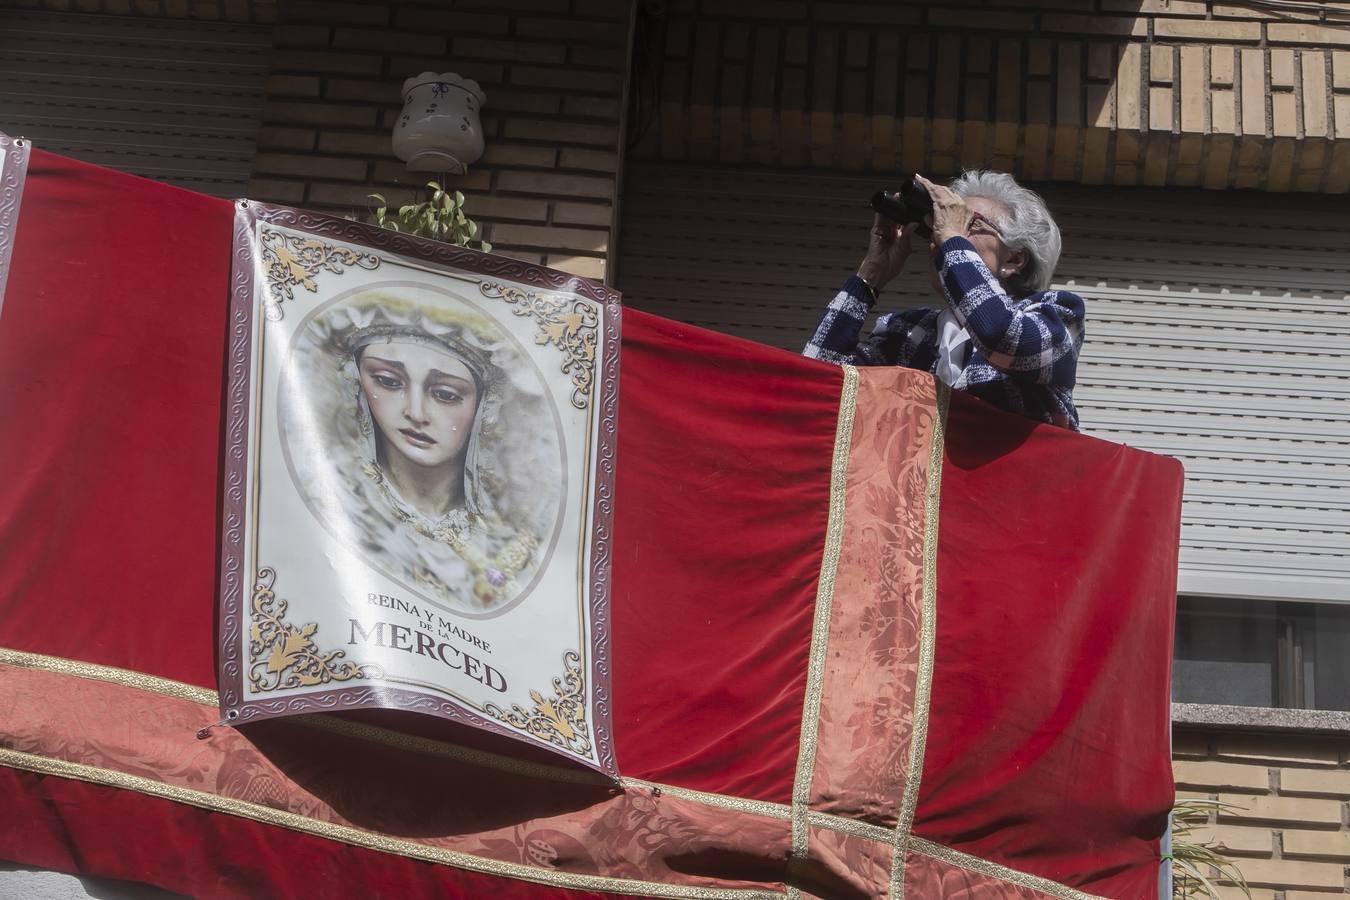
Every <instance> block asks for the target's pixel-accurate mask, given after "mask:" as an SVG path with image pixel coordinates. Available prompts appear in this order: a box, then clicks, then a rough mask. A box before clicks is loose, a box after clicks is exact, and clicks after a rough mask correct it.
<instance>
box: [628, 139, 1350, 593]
mask: <svg viewBox="0 0 1350 900" xmlns="http://www.w3.org/2000/svg"><path fill="white" fill-rule="evenodd" d="M876 186H877V179H876V178H874V177H871V178H862V177H853V176H839V175H821V174H804V173H799V172H773V171H756V170H729V169H725V168H715V169H709V168H700V167H692V166H676V165H659V164H644V163H631V164H630V166H629V169H628V173H627V177H626V182H625V186H624V204H623V231H622V238H621V241H620V248H619V259H618V283H619V287H620V289H621V290H622V291H623V293H624V298H625V302H626V303H628V304H630V305H632V306H634V307H636V308H639V309H645V310H649V311H651V312H655V313H659V314H661V315H666V316H671V317H673V318H677V319H682V320H685V321H688V322H692V323H694V324H698V325H703V326H706V327H709V328H714V329H718V330H721V331H725V332H729V333H732V334H737V335H740V336H743V337H748V338H750V339H752V340H757V341H762V342H765V343H769V344H774V345H777V346H780V347H784V348H787V349H792V350H797V349H800V347H801V344H802V343H803V342H804V341H805V339H806V337H807V335H808V334H809V333H810V331H811V329H812V327H813V326H814V324H815V319H816V316H817V314H818V312H819V310H820V308H821V307H822V306H823V304H824V303H825V302H826V301H827V300H828V299H829V297H830V296H832V294H833V293H834V291H835V290H837V289H838V286H839V284H840V282H841V281H842V280H843V277H844V276H845V275H846V274H848V273H849V272H851V271H852V269H853V267H854V266H856V265H857V263H858V260H859V259H860V257H861V253H862V249H863V246H864V243H865V240H866V232H865V227H866V224H867V222H868V217H869V215H870V213H868V212H867V211H866V210H865V208H863V201H864V199H865V198H866V197H867V196H868V195H869V194H870V192H871V190H872V189H873V188H875V187H876ZM1046 194H1047V199H1048V200H1049V202H1050V205H1051V208H1052V209H1053V210H1054V211H1055V214H1056V218H1057V219H1058V221H1059V223H1060V226H1061V228H1062V230H1063V232H1064V254H1063V258H1062V259H1061V261H1060V265H1059V270H1058V272H1057V281H1058V283H1060V284H1062V285H1065V286H1068V287H1071V288H1072V289H1074V290H1076V291H1078V292H1079V293H1081V294H1083V295H1084V296H1085V297H1087V298H1088V303H1089V313H1088V316H1089V317H1088V338H1087V343H1086V345H1085V348H1084V354H1083V359H1082V362H1081V365H1080V369H1079V386H1078V389H1077V391H1076V398H1077V400H1078V403H1079V406H1080V412H1081V415H1082V420H1083V424H1084V430H1085V431H1086V432H1087V433H1089V434H1093V435H1096V436H1098V437H1102V438H1106V439H1108V440H1112V441H1118V442H1121V443H1126V444H1130V445H1131V446H1135V447H1141V448H1144V449H1148V450H1153V451H1156V452H1159V453H1165V454H1168V455H1171V456H1175V457H1177V458H1179V459H1181V460H1182V462H1183V463H1184V464H1185V466H1186V472H1187V488H1186V503H1185V510H1184V513H1183V526H1182V558H1181V581H1180V590H1181V591H1182V593H1187V594H1195V595H1213V596H1234V597H1256V598H1267V599H1295V600H1326V601H1337V600H1340V601H1350V403H1347V401H1350V253H1347V250H1350V216H1347V215H1346V214H1345V213H1344V212H1342V211H1340V210H1339V209H1337V208H1336V207H1335V206H1333V205H1332V204H1330V203H1325V202H1322V200H1323V198H1296V197H1291V196H1287V195H1285V196H1279V197H1274V196H1265V195H1261V196H1251V195H1245V196H1244V195H1235V194H1201V193H1198V192H1194V193H1192V192H1166V193H1165V192H1160V191H1147V190H1139V191H1133V192H1131V191H1121V190H1102V191H1100V192H1093V191H1092V190H1091V189H1084V188H1075V189H1072V190H1069V191H1062V190H1047V191H1046ZM911 266H912V267H913V269H914V270H915V271H914V272H911V273H910V274H908V275H907V276H905V277H903V278H902V279H900V281H902V282H903V283H902V284H896V285H894V286H893V287H890V288H888V289H887V291H886V292H885V295H884V297H883V306H884V307H886V308H899V307H904V306H912V305H921V304H926V303H931V302H932V299H933V298H932V294H931V290H930V288H929V287H928V285H927V282H926V278H925V277H924V276H923V275H922V274H919V273H918V272H917V270H918V269H919V268H920V267H918V266H915V265H914V264H913V263H911Z"/></svg>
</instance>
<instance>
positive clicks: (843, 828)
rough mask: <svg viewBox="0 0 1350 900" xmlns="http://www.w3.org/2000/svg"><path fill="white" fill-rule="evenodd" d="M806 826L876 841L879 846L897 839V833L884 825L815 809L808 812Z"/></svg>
mask: <svg viewBox="0 0 1350 900" xmlns="http://www.w3.org/2000/svg"><path fill="white" fill-rule="evenodd" d="M806 824H808V825H810V826H811V827H812V828H820V829H823V830H826V831H837V832H839V833H840V834H847V835H849V836H850V837H856V838H862V839H863V840H865V841H876V842H877V843H879V844H889V843H891V841H892V839H893V838H894V837H895V833H894V832H893V831H891V829H889V828H887V827H886V826H884V825H873V824H872V823H870V822H863V821H861V820H859V819H846V818H844V817H843V816H839V815H835V814H834V813H827V812H818V811H816V810H814V809H813V810H810V811H808V812H807V814H806Z"/></svg>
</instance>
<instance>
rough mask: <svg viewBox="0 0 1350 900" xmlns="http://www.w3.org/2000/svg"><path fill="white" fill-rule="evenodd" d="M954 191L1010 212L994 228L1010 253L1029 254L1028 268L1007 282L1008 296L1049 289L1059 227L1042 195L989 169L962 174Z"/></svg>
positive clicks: (952, 187) (955, 182)
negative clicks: (989, 202) (996, 205)
mask: <svg viewBox="0 0 1350 900" xmlns="http://www.w3.org/2000/svg"><path fill="white" fill-rule="evenodd" d="M951 189H952V190H953V191H954V192H956V193H957V194H960V195H961V196H962V197H983V198H984V199H986V200H995V201H997V202H999V203H1001V204H1003V206H1004V208H1006V209H1007V210H1008V213H1007V215H1004V216H999V217H998V220H997V221H995V222H994V224H995V225H996V226H997V227H998V230H999V235H1000V237H1001V238H1002V239H1003V243H1004V244H1005V245H1007V247H1008V249H1010V250H1025V251H1026V252H1027V264H1026V265H1025V266H1023V267H1022V269H1021V271H1019V272H1014V273H1013V274H1012V275H1010V276H1008V278H1007V281H1006V284H1007V288H1008V292H1009V293H1011V294H1012V295H1013V296H1016V297H1025V296H1027V295H1028V294H1034V293H1036V292H1037V291H1044V290H1046V289H1048V288H1049V287H1050V279H1051V278H1053V277H1054V274H1055V266H1056V265H1058V263H1059V251H1060V243H1061V242H1060V237H1059V226H1058V225H1056V224H1055V220H1054V217H1052V216H1051V215H1050V210H1049V208H1047V207H1046V205H1045V201H1044V200H1042V199H1041V195H1040V194H1038V193H1036V192H1035V191H1033V190H1031V189H1030V188H1025V187H1022V185H1020V184H1018V183H1017V180H1016V179H1014V178H1013V177H1012V176H1011V175H1008V174H1007V173H1005V172H991V171H989V170H988V169H972V170H968V171H966V172H962V173H961V175H960V176H959V177H957V178H956V180H955V181H953V182H952V183H951Z"/></svg>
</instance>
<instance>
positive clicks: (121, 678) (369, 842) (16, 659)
mask: <svg viewBox="0 0 1350 900" xmlns="http://www.w3.org/2000/svg"><path fill="white" fill-rule="evenodd" d="M0 664H3V665H10V666H14V667H16V668H22V669H32V670H36V671H48V672H54V673H56V674H61V675H67V676H71V677H76V678H88V679H91V680H94V681H103V682H107V683H109V684H115V685H118V686H120V687H129V688H132V689H135V690H141V691H146V692H148V693H154V694H160V695H162V696H167V697H170V698H172V699H178V700H185V701H188V702H192V703H200V704H202V705H206V706H215V705H217V695H216V693H215V692H214V691H211V690H208V689H206V688H202V687H197V686H196V685H190V684H186V683H184V682H181V681H174V680H172V679H168V678H160V677H158V676H155V675H147V674H145V673H143V672H135V671H132V670H129V669H121V668H117V667H114V666H105V665H100V664H98V663H86V662H80V661H78V660H71V659H65V658H62V657H58V656H48V655H45V654H41V653H29V652H26V651H23V650H12V649H7V648H3V647H0ZM293 721H295V722H296V723H298V724H306V725H310V726H312V727H318V728H323V729H327V730H330V731H334V732H337V733H342V734H349V735H352V736H355V737H360V738H364V739H368V740H373V741H377V742H380V743H384V744H389V745H392V746H399V747H402V748H404V749H407V750H411V751H413V752H417V753H425V754H429V755H434V756H440V757H443V758H447V759H455V760H458V761H463V762H467V763H470V764H473V765H481V766H484V767H488V768H494V769H500V770H502V771H510V772H515V773H519V774H522V775H528V776H529V777H534V778H541V779H555V780H563V781H581V780H583V779H584V780H599V781H602V782H604V783H609V781H608V779H605V778H603V777H602V776H599V775H598V774H595V773H591V772H589V771H582V770H568V769H562V768H555V767H553V766H548V765H544V764H540V763H528V762H524V761H519V760H513V759H511V758H509V757H498V756H495V755H494V754H490V753H485V752H483V751H479V750H472V749H469V748H467V747H459V746H456V745H454V744H449V743H445V742H441V741H436V740H432V739H429V738H419V737H414V736H411V735H404V734H400V733H398V732H394V731H388V730H387V729H383V728H380V727H378V726H373V725H365V724H363V723H357V722H348V721H345V720H342V719H335V718H330V717H328V716H323V715H308V716H297V717H296V718H295V719H294V720H293ZM0 765H9V766H12V767H13V768H18V769H24V770H26V771H32V772H40V773H43V774H52V775H59V776H61V777H68V778H73V779H76V780H81V781H89V782H91V783H95V784H104V785H108V786H111V787H118V788H122V789H124V790H131V791H136V792H138V793H145V794H149V795H151V796H156V797H161V798H163V799H169V800H177V801H181V802H184V803H187V804H189V805H192V806H198V807H201V808H206V809H213V810H217V811H220V812H226V813H231V814H236V815H240V816H241V817H242V818H248V819H254V820H256V821H262V822H265V823H267V824H274V825H278V826H279V827H283V828H287V827H294V828H295V830H298V831H303V832H305V833H309V834H316V835H318V836H320V837H331V838H333V839H334V840H342V841H344V842H346V843H353V844H357V845H358V846H364V847H369V848H370V849H375V850H382V851H384V852H388V853H396V854H400V855H406V856H413V857H416V858H419V859H427V860H429V861H431V862H440V863H443V864H445V865H450V866H457V865H459V864H458V863H457V862H455V861H453V860H452V859H451V857H453V858H454V859H458V858H460V857H466V858H468V859H469V860H472V861H475V862H477V863H484V864H490V865H493V866H496V865H498V863H496V862H494V861H491V860H486V861H484V860H482V859H481V858H480V857H474V856H471V855H468V854H463V853H456V852H455V851H450V850H438V849H436V848H430V847H426V846H425V845H423V844H416V843H413V842H408V841H398V840H396V839H393V838H384V837H381V836H380V835H373V834H371V833H369V832H364V831H361V830H360V829H354V828H348V827H346V826H339V825H332V824H330V823H324V822H318V821H316V820H311V819H306V818H304V817H303V816H297V815H295V814H293V813H283V812H281V811H279V810H275V809H273V808H271V807H259V806H256V805H255V804H249V803H244V802H243V801H239V800H232V799H228V798H223V797H217V796H216V795H214V794H208V793H205V792H200V791H192V790H189V789H186V788H179V787H175V786H172V785H166V784H163V783H161V782H157V781H153V780H151V779H147V778H142V777H140V776H135V775H126V774H124V773H121V772H115V771H112V770H108V769H97V768H95V767H92V766H84V765H81V764H78V763H69V762H64V761H61V760H53V759H48V758H46V757H41V756H35V755H32V754H26V753H20V752H19V751H12V750H4V749H0ZM86 776H88V777H86ZM622 783H623V784H624V786H625V787H642V788H646V789H648V790H652V791H660V792H661V793H664V794H669V795H670V796H672V797H677V798H680V799H683V800H689V801H692V802H696V803H703V804H706V805H709V806H716V807H720V808H723V809H731V810H735V811H738V812H743V813H747V814H752V815H759V816H764V817H766V818H773V819H778V820H786V819H789V818H790V817H791V815H792V809H791V807H789V806H787V805H785V804H782V803H772V802H769V801H765V800H749V799H746V798H743V797H732V796H728V795H726V794H712V793H708V792H706V791H696V790H692V789H690V788H682V787H676V786H674V785H666V784H661V783H659V782H654V781H646V780H643V779H639V778H624V779H622ZM198 798H204V799H201V800H199V799H198ZM237 810H241V811H237ZM253 812H256V813H257V814H251V813H253ZM260 816H263V818H260ZM291 820H296V821H297V822H299V825H296V826H292V825H290V824H289V822H290V821H291ZM806 820H807V824H809V825H810V826H812V827H814V828H822V829H827V830H830V831H838V832H841V833H843V834H848V835H852V836H854V837H859V838H863V839H867V840H875V841H878V842H881V843H892V840H893V836H892V832H891V831H890V830H889V829H886V828H882V827H881V826H878V825H870V824H868V823H866V822H859V821H857V820H854V819H848V818H844V817H842V816H838V815H835V814H833V813H825V812H818V811H815V810H809V811H808V812H807V815H806ZM306 823H312V824H313V825H314V826H315V827H314V828H310V827H307V826H306ZM328 829H337V830H339V831H350V832H352V833H353V834H355V835H358V836H361V838H362V839H361V840H360V841H356V840H347V839H346V838H345V837H342V836H339V835H336V834H330V833H328V831H327V830H328ZM403 844H409V845H410V846H411V847H412V851H413V852H405V851H404V850H402V849H400V847H401V846H402V845H403ZM910 846H911V849H913V850H915V851H916V852H919V853H923V854H924V855H926V856H931V857H933V858H934V859H939V860H942V861H944V862H951V863H952V864H953V865H959V866H961V867H963V868H967V869H970V870H971V871H976V872H980V873H982V874H988V875H991V876H992V877H996V878H1003V879H1004V880H1006V881H1008V882H1010V883H1014V884H1025V885H1027V886H1031V887H1035V889H1037V890H1042V891H1045V892H1046V893H1049V894H1052V895H1053V896H1056V897H1064V898H1066V900H1098V898H1094V897H1093V896H1092V895H1090V894H1084V893H1082V892H1081V891H1075V890H1074V889H1073V888H1069V887H1066V886H1064V885H1061V884H1058V883H1056V882H1053V881H1049V880H1047V879H1043V878H1039V877H1037V876H1034V875H1027V874H1025V873H1022V872H1018V871H1016V870H1014V869H1009V868H1007V867H1005V866H1001V865H999V864H997V863H992V862H987V861H985V860H981V859H979V858H977V857H973V856H969V855H967V854H964V853H961V852H959V851H956V850H951V849H949V848H946V847H942V846H940V845H938V844H934V843H932V842H930V841H926V840H923V839H922V838H917V837H911V838H910ZM427 854H433V855H431V856H429V855H427ZM500 865H508V864H504V863H503V864H500ZM462 868H466V869H470V870H471V871H480V870H482V871H486V870H485V869H481V867H476V866H462ZM530 871H531V872H534V871H535V870H530ZM543 871H544V872H545V873H547V870H543ZM507 877H516V876H514V875H508V876H507ZM569 877H570V876H569ZM576 877H578V878H590V879H603V878H604V877H605V876H599V875H595V876H580V875H579V876H576ZM527 880H532V881H538V880H539V879H536V878H529V879H527ZM611 880H616V879H611ZM618 880H621V879H618ZM641 884H646V883H645V882H641ZM653 884H655V885H656V886H658V887H660V888H661V889H662V890H663V891H665V892H664V893H658V894H650V895H649V896H662V897H666V896H670V897H683V896H690V897H703V896H707V897H714V896H717V897H722V896H735V897H740V896H744V897H747V898H749V897H761V896H764V897H781V896H783V895H782V894H779V893H775V892H772V891H760V892H758V893H756V892H754V891H752V890H750V889H739V891H740V893H734V891H733V889H727V890H725V891H724V890H722V889H717V890H713V889H707V890H710V891H712V892H711V893H708V894H684V893H678V892H677V891H684V890H695V891H698V890H705V889H703V888H686V887H676V886H671V885H661V884H660V883H653ZM597 889H601V888H597ZM615 890H619V889H618V888H615ZM625 890H627V889H626V888H625ZM630 892H631V891H630ZM787 892H788V895H789V896H792V895H794V894H796V895H800V891H798V890H797V889H796V888H793V887H790V886H789V887H788V888H787Z"/></svg>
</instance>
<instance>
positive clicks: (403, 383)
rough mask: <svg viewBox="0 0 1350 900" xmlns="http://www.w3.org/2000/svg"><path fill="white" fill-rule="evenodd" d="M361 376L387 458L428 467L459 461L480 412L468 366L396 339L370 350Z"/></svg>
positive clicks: (371, 346)
mask: <svg viewBox="0 0 1350 900" xmlns="http://www.w3.org/2000/svg"><path fill="white" fill-rule="evenodd" d="M360 371H361V390H362V391H363V392H364V393H365V395H366V402H367V403H368V404H369V405H370V415H371V417H372V418H373V419H374V420H375V424H376V425H378V426H379V428H380V434H381V435H382V436H383V438H384V449H385V451H386V452H387V453H397V454H399V455H400V456H402V457H403V458H405V459H406V460H407V461H408V462H411V463H413V464H414V465H417V466H423V467H427V468H434V467H437V466H444V465H447V464H449V463H452V462H454V461H455V460H457V459H458V458H459V457H460V455H461V454H462V453H463V451H464V447H465V445H466V444H467V443H468V440H469V431H470V429H471V428H472V427H473V416H474V411H475V410H477V408H478V390H477V387H476V386H475V384H474V380H473V374H472V373H471V372H470V371H469V367H468V366H466V365H465V364H464V363H463V362H461V361H460V360H459V359H457V358H456V357H454V356H451V355H450V354H449V353H446V352H445V351H443V350H439V349H437V348H435V347H429V346H426V345H425V344H419V343H414V342H412V341H398V340H393V341H388V342H386V343H377V344H371V345H370V346H368V347H366V348H365V351H364V352H363V353H362V354H361V365H360Z"/></svg>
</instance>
